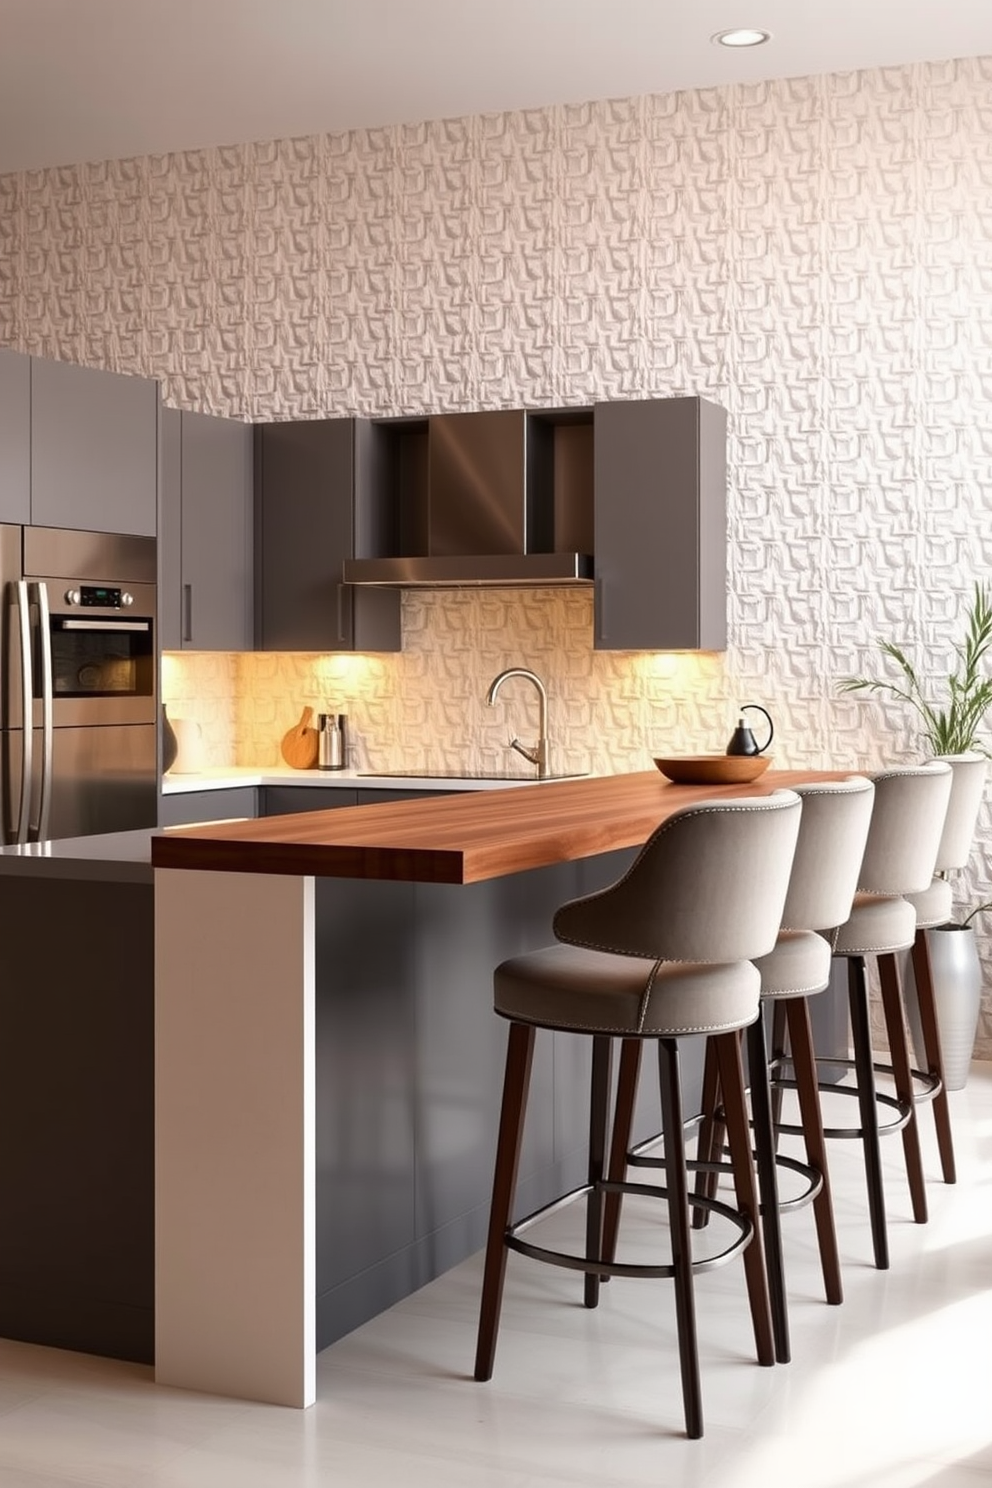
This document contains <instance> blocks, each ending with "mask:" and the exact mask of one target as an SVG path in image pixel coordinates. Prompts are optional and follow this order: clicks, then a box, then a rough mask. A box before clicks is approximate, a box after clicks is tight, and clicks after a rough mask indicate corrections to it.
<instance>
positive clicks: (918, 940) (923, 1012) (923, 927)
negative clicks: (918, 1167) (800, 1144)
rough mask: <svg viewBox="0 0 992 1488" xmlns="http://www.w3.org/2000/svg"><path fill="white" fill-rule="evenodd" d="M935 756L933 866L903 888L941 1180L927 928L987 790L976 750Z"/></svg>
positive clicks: (948, 895) (949, 1163)
mask: <svg viewBox="0 0 992 1488" xmlns="http://www.w3.org/2000/svg"><path fill="white" fill-rule="evenodd" d="M938 758H939V759H941V760H942V761H943V762H944V764H947V765H950V767H951V777H952V778H951V798H950V801H949V802H948V806H947V816H946V819H945V821H944V830H943V832H942V834H941V838H940V846H939V848H938V849H937V865H936V872H935V875H934V878H933V880H932V882H931V884H930V886H929V888H926V889H924V890H923V892H922V893H921V894H907V896H906V897H907V898H908V899H909V902H910V903H911V904H912V906H913V908H914V909H915V910H916V937H915V939H914V941H913V950H912V960H913V979H914V981H915V982H916V1001H917V1006H918V1008H919V1014H920V1029H921V1031H922V1033H923V1047H924V1050H925V1052H926V1062H927V1068H926V1070H923V1071H915V1070H914V1074H917V1075H919V1076H920V1078H921V1080H922V1089H921V1087H920V1085H919V1084H918V1085H917V1086H916V1098H917V1101H918V1102H919V1101H920V1100H932V1101H933V1119H934V1126H935V1127H936V1131H937V1147H938V1150H939V1152H940V1165H941V1171H942V1173H943V1177H944V1182H945V1183H955V1182H956V1181H957V1171H956V1168H955V1163H954V1139H953V1137H952V1135H951V1113H950V1108H949V1106H948V1101H947V1090H946V1089H945V1086H944V1060H943V1055H942V1053H941V1047H940V1030H939V1027H938V1024H937V1008H936V1004H935V1002H934V995H933V976H932V973H931V969H930V947H929V943H928V941H927V936H926V932H927V931H928V930H932V929H934V928H935V927H936V926H938V925H943V924H946V922H947V921H948V920H949V919H950V918H951V915H952V913H953V908H954V904H953V894H952V890H951V885H950V882H949V880H948V878H947V874H948V873H949V872H950V871H951V870H952V869H954V868H963V867H964V866H965V864H966V863H967V861H968V858H969V856H970V854H971V846H972V842H973V841H974V837H975V826H976V823H977V821H978V812H979V810H980V808H981V804H982V795H983V792H984V790H985V775H986V770H987V766H988V761H987V760H986V759H985V758H984V756H983V755H980V754H944V755H940V756H938Z"/></svg>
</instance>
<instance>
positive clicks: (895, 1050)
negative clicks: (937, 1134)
mask: <svg viewBox="0 0 992 1488" xmlns="http://www.w3.org/2000/svg"><path fill="white" fill-rule="evenodd" d="M878 975H879V981H880V983H881V988H882V1011H883V1012H884V1014H885V1029H886V1032H887V1034H888V1038H889V1057H890V1058H891V1060H892V1077H893V1080H894V1081H895V1087H896V1096H897V1098H898V1100H899V1102H900V1104H901V1105H903V1106H908V1107H909V1120H908V1121H907V1122H906V1125H905V1126H904V1127H903V1129H902V1148H903V1155H904V1157H905V1160H906V1177H907V1179H908V1181H909V1192H910V1197H911V1199H912V1202H913V1218H914V1220H915V1221H916V1223H917V1224H926V1222H927V1189H926V1183H925V1181H924V1178H923V1158H922V1156H921V1154H920V1131H919V1127H918V1126H917V1124H916V1101H915V1100H914V1098H913V1076H912V1073H911V1071H910V1064H909V1049H908V1047H907V1044H906V1024H905V1021H904V1019H903V1013H902V996H901V994H900V991H899V969H898V967H897V965H896V958H895V956H894V955H892V954H887V955H884V956H879V958H878Z"/></svg>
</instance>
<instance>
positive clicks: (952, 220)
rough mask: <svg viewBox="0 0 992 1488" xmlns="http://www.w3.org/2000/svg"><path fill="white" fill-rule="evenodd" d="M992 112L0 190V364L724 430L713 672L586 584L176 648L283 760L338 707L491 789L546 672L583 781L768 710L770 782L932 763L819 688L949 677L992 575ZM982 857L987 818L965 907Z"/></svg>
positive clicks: (716, 96)
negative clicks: (286, 639)
mask: <svg viewBox="0 0 992 1488" xmlns="http://www.w3.org/2000/svg"><path fill="white" fill-rule="evenodd" d="M990 91H992V58H985V59H979V60H969V61H963V62H956V63H955V62H950V63H940V64H929V65H921V66H915V67H911V68H895V69H888V70H884V71H873V72H866V73H857V74H845V75H834V76H826V77H818V78H805V79H796V80H791V81H787V82H780V83H774V84H766V85H760V86H757V87H747V88H743V87H741V88H730V89H721V90H706V91H699V92H692V93H685V94H678V95H671V96H666V97H645V98H636V99H626V100H621V101H619V102H612V103H608V104H605V103H604V104H596V105H589V106H586V107H577V108H551V109H546V110H535V111H532V112H528V113H520V114H509V115H495V116H485V117H473V118H464V119H456V120H450V121H446V122H443V123H437V122H435V123H428V124H422V125H416V126H411V127H408V128H391V129H382V130H368V131H361V132H355V133H351V134H345V135H335V136H323V137H315V138H309V139H301V140H293V141H284V142H279V143H266V144H260V145H250V146H235V147H231V148H227V149H219V150H205V151H201V152H196V153H190V154H184V155H178V156H169V157H162V158H148V159H138V160H129V161H119V162H110V163H101V164H96V165H92V166H84V167H73V168H67V169H63V170H51V171H43V172H30V173H26V174H24V175H18V176H8V177H4V178H0V342H2V343H3V344H5V345H9V346H13V347H17V348H20V349H22V350H25V351H31V352H35V353H38V354H40V355H46V356H56V357H63V358H66V359H69V360H72V361H77V362H82V363H87V364H92V365H96V366H107V367H111V368H114V369H116V370H121V371H134V372H141V373H146V374H152V375H154V376H157V377H159V378H161V380H162V384H163V389H164V395H165V398H166V401H167V402H169V403H172V404H175V405H178V406H182V407H186V408H199V409H204V410H207V411H213V412H216V413H225V414H232V415H235V416H240V417H244V418H247V419H266V418H285V417H297V418H305V417H310V416H316V415H327V414H349V413H408V412H419V411H424V410H438V409H458V408H481V407H502V406H513V405H521V404H529V405H541V404H546V405H552V404H559V405H560V404H569V403H583V404H584V403H589V402H591V401H593V400H595V399H597V398H623V397H630V396H638V397H643V396H664V395H668V394H681V393H699V394H704V395H706V396H709V397H712V398H715V399H717V400H718V401H720V402H722V403H723V404H725V406H726V407H727V408H728V410H729V413H730V427H731V448H730V457H731V458H730V469H731V476H730V527H731V562H730V596H729V606H730V611H729V617H730V646H729V648H728V651H727V653H726V656H725V657H723V658H719V659H712V660H710V661H704V662H703V663H701V664H691V665H690V664H685V663H678V664H677V665H676V664H675V663H673V662H669V661H662V662H659V661H656V660H652V659H648V658H643V657H611V656H600V655H596V654H594V653H593V652H592V650H591V623H590V617H589V613H588V605H589V601H588V596H583V595H582V594H578V593H577V594H572V595H568V596H563V595H561V594H554V593H551V592H548V593H546V594H544V595H543V596H529V597H527V598H526V599H520V598H513V597H507V596H503V597H502V598H501V597H498V596H485V595H468V596H450V595H449V596H444V595H429V596H422V597H415V596H410V597H409V598H407V599H406V601H405V609H404V622H405V627H406V642H405V650H404V653H403V655H402V656H400V657H396V658H385V657H384V658H372V659H370V660H369V661H368V663H367V664H361V665H360V666H359V667H358V668H357V669H355V668H352V670H351V671H350V672H349V671H346V670H344V671H343V670H342V667H341V666H338V667H337V671H335V669H334V667H333V666H332V665H331V663H330V662H321V663H319V664H318V663H315V662H313V661H311V660H309V659H305V658H282V659H278V660H276V659H273V658H264V659H245V658H227V659H217V658H214V659H209V658H198V659H196V660H195V661H190V660H186V661H184V662H183V663H182V664H181V667H180V668H179V669H178V670H177V671H176V673H175V675H174V677H173V679H172V682H171V683H170V686H172V687H173V688H174V691H173V692H172V693H171V694H169V695H171V696H173V697H174V707H175V708H176V710H177V711H178V712H179V713H180V714H181V713H182V712H183V711H184V708H185V705H186V704H188V706H189V708H190V709H198V710H200V713H201V716H202V717H203V719H204V722H205V724H206V725H207V732H208V736H209V739H208V742H209V746H210V749H211V750H212V751H213V753H214V754H215V755H219V754H221V753H223V754H224V755H225V757H227V758H230V757H231V755H232V753H233V754H235V755H236V757H237V758H239V759H246V758H247V757H248V756H253V757H254V756H260V757H261V756H264V757H266V758H269V757H274V754H273V751H274V750H275V749H276V748H277V747H278V746H277V741H278V737H279V735H280V734H281V732H283V731H284V729H285V728H288V727H289V725H290V724H291V723H292V722H293V721H294V720H295V717H296V716H297V714H298V711H299V707H300V706H302V704H303V702H306V701H313V702H314V703H315V704H316V703H319V702H320V701H321V700H322V699H324V698H325V697H329V695H330V697H333V699H334V700H335V701H340V702H341V703H344V704H347V705H348V706H349V708H350V709H351V710H352V711H353V713H354V715H355V728H354V738H355V744H356V749H357V750H358V751H360V752H359V755H358V758H359V760H360V762H362V763H371V764H372V765H374V766H375V767H382V766H390V765H392V764H394V763H399V762H400V759H401V758H402V759H403V760H404V761H405V760H406V759H407V758H410V757H412V758H414V759H418V760H419V759H420V758H421V757H422V751H424V750H426V749H427V748H428V747H429V748H430V750H431V751H434V750H435V749H438V750H440V751H441V752H442V753H443V755H444V758H445V760H446V761H449V760H450V761H454V760H455V758H456V756H457V758H458V759H459V760H464V762H465V763H468V764H471V763H481V762H483V761H485V762H488V761H490V760H493V759H496V758H498V757H500V749H501V743H502V739H503V728H504V726H505V725H506V724H509V725H510V726H511V727H512V728H513V729H514V730H519V731H520V732H521V733H523V731H524V727H525V726H527V725H528V713H527V708H528V705H527V704H525V703H524V701H523V699H520V700H518V699H517V698H516V696H514V697H513V698H512V699H510V698H508V701H507V704H506V711H507V714H510V713H511V712H512V720H511V718H510V717H508V716H507V717H505V718H504V717H500V718H498V719H497V718H495V717H494V716H491V715H489V716H487V715H486V713H485V711H484V710H483V709H482V706H481V702H480V699H481V696H482V694H483V692H484V689H485V686H486V684H487V682H488V680H489V678H490V677H491V675H492V674H493V672H494V671H496V670H498V668H499V667H500V666H503V665H506V664H508V663H510V662H519V661H525V662H530V663H532V664H534V665H536V666H537V667H538V668H539V669H543V671H544V672H545V674H546V675H547V677H548V680H549V684H550V687H551V691H552V700H553V732H554V734H555V738H556V742H557V745H558V747H559V749H560V750H561V751H562V755H563V758H564V760H565V761H566V762H567V763H568V764H569V765H570V766H574V767H580V766H581V765H583V764H584V763H585V762H588V763H589V764H590V765H591V766H592V767H594V768H604V767H609V766H614V767H626V766H632V765H635V766H636V765H639V764H643V763H645V762H646V760H647V759H648V758H649V756H650V752H651V749H652V748H653V747H659V748H661V747H665V748H671V747H678V748H694V749H695V748H705V749H712V748H719V747H720V746H721V742H722V741H723V739H724V737H725V735H726V734H727V733H728V732H729V727H730V726H731V725H732V723H733V710H734V706H735V703H736V702H744V701H749V700H751V699H754V700H757V701H761V702H763V703H765V704H766V705H767V706H768V707H770V708H771V710H772V711H773V713H774V714H775V717H776V721H777V724H778V729H779V742H778V751H779V757H780V758H781V759H782V760H783V761H787V762H789V763H793V764H804V763H813V764H816V763H821V762H822V761H824V760H826V759H837V758H845V759H850V760H851V761H852V763H860V764H863V765H866V766H867V765H872V764H876V763H881V762H883V761H885V760H891V759H898V758H911V757H914V756H915V755H916V753H917V752H918V740H917V737H916V735H915V733H914V730H913V727H912V724H911V720H910V719H909V718H908V717H907V715H906V713H905V712H904V711H903V710H901V709H900V708H899V707H898V706H891V707H889V706H886V707H882V706H881V705H879V704H877V703H873V702H865V701H858V700H854V699H850V698H839V697H838V696H837V694H836V691H835V685H836V682H837V679H838V678H839V677H841V676H842V675H844V674H845V673H848V672H850V671H852V670H861V669H864V668H865V667H867V666H873V665H875V653H874V651H873V646H872V642H873V638H874V637H876V636H877V635H879V634H885V635H890V636H892V637H894V638H896V639H898V640H899V641H901V642H904V643H905V644H906V645H907V646H908V647H910V648H911V649H912V650H913V651H914V654H915V655H917V657H918V658H919V659H920V661H921V663H922V665H923V667H924V669H929V668H931V667H932V668H934V669H935V671H937V672H941V671H942V670H945V669H946V665H947V662H948V659H949V646H950V643H951V640H952V638H953V636H954V634H955V631H956V624H957V617H958V616H959V615H960V612H961V608H962V605H963V603H964V602H965V600H966V597H967V594H968V592H969V589H970V586H971V584H972V582H973V580H974V579H975V578H976V577H983V576H985V575H987V574H989V573H990V571H992V562H990V559H992V523H990V521H989V515H988V504H989V492H990V491H992V439H990V438H989V433H988V431H989V427H990V406H992V206H990V202H992V131H990V130H989V129H988V127H987V111H988V98H989V96H990ZM660 556H661V555H659V557H660ZM335 665H337V664H335ZM349 665H350V664H349ZM201 684H203V685H201ZM332 684H333V686H332ZM211 690H213V693H214V695H213V698H212V700H211V697H210V695H209V694H210V692H211ZM330 697H329V700H330ZM211 709H212V710H213V711H211ZM521 711H522V712H523V718H521V717H520V712H521ZM466 752H467V753H466ZM260 762H261V760H260ZM990 839H992V820H990V817H989V815H988V812H986V815H985V816H984V818H983V822H982V842H981V847H980V850H979V851H976V853H975V855H974V857H973V860H972V867H971V870H970V872H969V874H968V875H967V877H966V881H965V882H964V884H963V885H962V897H965V898H967V897H969V896H971V895H973V894H974V893H976V892H982V893H983V897H988V893H987V889H988V884H989V878H990V872H992V858H990ZM983 891H984V892H983ZM982 1047H983V1048H984V1049H985V1051H986V1052H987V1053H992V1017H990V1016H989V1015H988V1014H987V1015H986V1019H985V1022H984V1025H983V1045H982Z"/></svg>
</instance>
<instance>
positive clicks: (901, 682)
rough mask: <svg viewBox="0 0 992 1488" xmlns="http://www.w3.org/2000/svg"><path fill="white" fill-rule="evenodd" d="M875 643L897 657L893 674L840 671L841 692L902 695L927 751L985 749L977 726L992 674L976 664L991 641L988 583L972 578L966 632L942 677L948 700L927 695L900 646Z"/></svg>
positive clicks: (989, 703) (989, 704)
mask: <svg viewBox="0 0 992 1488" xmlns="http://www.w3.org/2000/svg"><path fill="white" fill-rule="evenodd" d="M878 645H879V649H880V650H881V651H882V652H883V653H884V655H886V656H888V657H889V658H890V659H891V660H892V661H894V662H895V663H896V665H897V666H898V668H899V670H900V672H901V673H902V676H901V677H900V678H899V679H898V680H895V681H893V680H891V679H889V678H884V677H882V678H879V677H845V678H844V680H843V681H842V682H841V683H840V690H841V692H885V693H888V694H889V695H890V696H891V697H896V698H901V699H902V701H903V702H904V703H908V704H909V706H910V707H911V708H913V709H915V711H916V713H917V714H918V715H919V719H920V724H921V734H922V737H923V740H924V743H925V744H926V746H927V748H928V749H929V750H930V752H931V753H932V754H935V755H941V754H972V753H977V754H984V755H985V756H986V757H987V758H988V757H989V750H988V748H987V747H986V746H984V745H983V744H981V743H980V742H979V739H978V732H979V730H980V729H981V727H982V724H983V723H984V721H985V715H986V713H987V712H988V711H989V709H990V708H992V677H990V676H985V675H983V674H982V672H981V664H982V661H983V659H984V657H985V654H986V652H987V651H988V649H989V647H990V646H992V585H989V584H977V583H976V585H975V591H974V594H973V595H972V600H971V604H970V605H969V607H968V614H967V632H966V634H965V638H964V641H963V642H959V643H958V645H956V646H955V647H954V655H955V658H956V665H955V667H954V670H953V671H952V672H951V673H950V674H949V676H948V677H947V701H946V705H945V706H943V707H940V706H939V705H938V704H936V703H931V702H929V701H928V700H927V697H926V694H925V692H924V689H923V687H922V685H921V683H920V678H919V674H918V673H917V670H916V668H915V667H914V666H913V664H912V662H911V661H910V660H909V658H908V656H907V655H906V653H905V651H903V650H902V648H901V647H900V646H897V645H895V644H894V642H892V641H879V643H878Z"/></svg>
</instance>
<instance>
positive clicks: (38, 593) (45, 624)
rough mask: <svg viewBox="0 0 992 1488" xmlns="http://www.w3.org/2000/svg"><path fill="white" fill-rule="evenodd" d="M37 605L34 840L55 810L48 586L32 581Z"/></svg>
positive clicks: (39, 837)
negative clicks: (38, 739) (37, 727)
mask: <svg viewBox="0 0 992 1488" xmlns="http://www.w3.org/2000/svg"><path fill="white" fill-rule="evenodd" d="M31 588H32V589H33V590H34V596H35V603H36V604H37V606H38V645H39V651H40V661H41V789H40V790H39V793H38V822H37V825H36V826H32V827H31V828H30V832H31V837H30V840H31V841H32V842H44V841H45V840H46V838H47V837H48V823H49V820H50V818H51V813H52V754H53V749H54V743H55V741H54V737H53V701H52V631H51V625H50V623H49V613H48V585H47V584H32V585H31Z"/></svg>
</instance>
